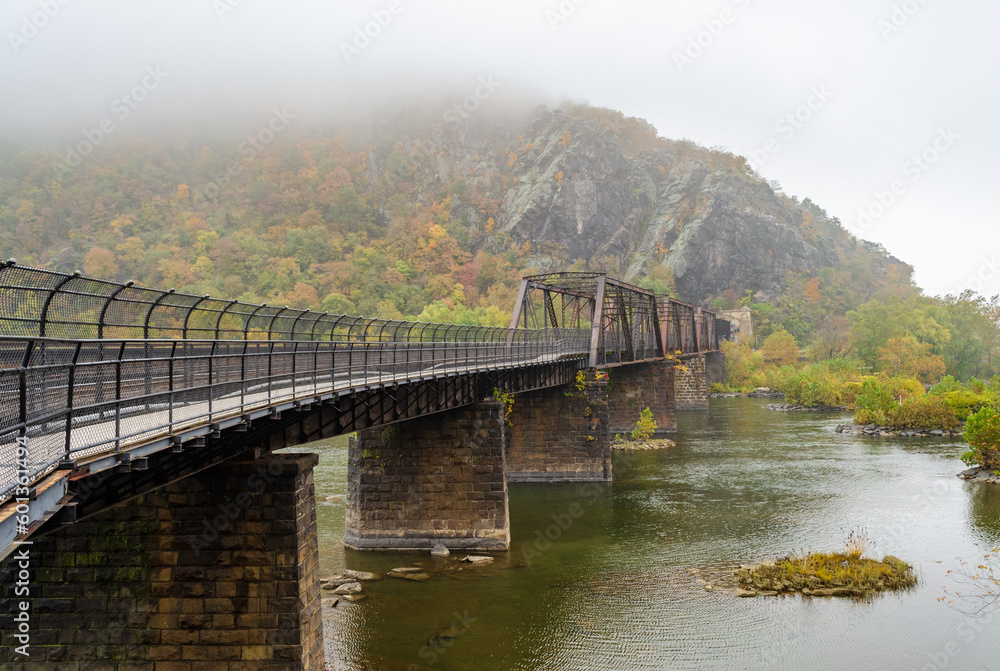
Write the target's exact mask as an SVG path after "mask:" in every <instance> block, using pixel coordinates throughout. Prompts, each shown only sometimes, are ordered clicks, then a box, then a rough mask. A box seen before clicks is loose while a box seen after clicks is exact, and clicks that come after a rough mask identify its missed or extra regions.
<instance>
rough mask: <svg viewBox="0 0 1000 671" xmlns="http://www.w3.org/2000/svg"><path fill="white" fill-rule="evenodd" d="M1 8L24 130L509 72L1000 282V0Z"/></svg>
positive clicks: (233, 1) (933, 261) (304, 104)
mask: <svg viewBox="0 0 1000 671" xmlns="http://www.w3.org/2000/svg"><path fill="white" fill-rule="evenodd" d="M46 7H47V8H48V9H47V10H46V9H45V8H46ZM50 15H51V16H50ZM379 19H381V23H382V24H384V25H378V24H377V23H372V22H373V21H376V20H379ZM0 25H2V26H3V32H4V44H3V45H2V46H0V91H2V92H3V94H2V95H3V102H2V104H0V129H2V132H3V134H4V135H7V136H13V137H15V138H19V139H21V140H22V141H34V140H35V138H36V137H37V133H38V131H39V130H40V129H44V130H45V131H46V132H49V131H51V132H53V133H55V137H56V139H58V140H59V141H60V142H69V141H75V138H80V137H82V136H81V133H82V132H83V131H84V130H85V129H87V128H89V127H96V126H97V125H98V124H99V122H100V121H101V120H102V119H104V118H106V117H109V118H111V119H112V120H113V121H114V123H115V128H116V132H117V131H118V130H120V129H123V128H125V127H127V126H128V127H130V130H131V131H133V132H136V131H142V130H150V129H158V128H170V129H171V130H172V131H174V132H183V131H185V130H186V129H187V128H189V127H192V126H191V124H194V127H200V128H201V129H202V130H204V129H206V128H226V129H231V128H232V127H233V126H234V125H237V126H238V125H239V124H243V123H253V124H257V125H258V126H259V124H260V122H261V121H266V120H267V119H268V118H269V116H270V109H271V107H272V106H273V105H285V106H287V107H288V108H289V109H291V110H293V111H294V113H295V114H298V115H300V116H302V117H304V118H311V119H322V118H325V117H326V116H328V115H331V116H332V115H333V114H335V113H343V112H345V111H352V110H353V111H355V112H358V113H368V111H369V110H372V109H375V108H376V106H379V105H391V104H392V103H393V102H394V101H397V100H403V99H405V98H406V97H407V96H409V95H411V94H412V93H413V92H414V91H419V90H423V89H435V90H440V89H441V88H443V87H447V88H449V89H450V90H452V91H455V92H458V93H460V94H463V95H464V94H471V93H473V91H474V90H475V87H476V86H477V78H479V77H481V76H482V77H488V78H489V77H492V78H493V79H494V80H495V81H496V82H499V84H500V86H499V88H498V90H497V93H496V94H495V95H496V96H498V97H502V96H504V95H507V96H511V95H513V94H515V93H517V94H518V95H523V92H524V91H525V90H531V91H536V92H537V93H538V94H539V95H540V96H547V97H549V99H550V100H553V101H558V100H562V99H573V100H579V101H586V102H589V103H591V104H594V105H600V106H604V107H610V108H615V109H619V110H621V111H622V112H624V113H626V114H628V115H633V116H639V117H643V118H646V119H648V120H649V121H650V122H652V123H653V124H654V125H655V126H656V128H657V129H658V131H659V132H660V134H662V135H664V136H666V137H670V138H690V139H691V140H694V141H695V142H698V143H699V144H703V145H706V146H709V147H716V146H722V147H726V148H728V149H730V150H731V151H733V152H736V153H739V154H743V155H746V156H749V157H751V158H752V159H754V160H755V166H756V167H757V168H758V171H759V172H760V173H761V174H762V175H764V176H765V177H766V178H768V179H771V180H777V181H779V182H780V183H781V184H782V186H783V188H784V190H785V191H786V192H787V193H789V194H792V195H796V196H798V197H800V198H803V197H806V196H808V197H810V198H812V199H813V200H814V201H816V202H817V203H818V204H820V205H821V206H822V207H824V208H825V209H826V210H827V211H828V212H830V214H832V215H834V216H837V217H839V218H840V219H841V220H842V221H843V222H844V223H845V225H847V226H848V228H850V229H852V230H854V231H855V232H856V233H858V234H860V235H861V236H862V237H865V238H867V239H870V240H875V241H877V242H880V243H882V244H884V245H885V247H886V248H887V249H888V250H889V251H890V252H891V253H893V254H895V255H897V256H899V257H900V258H902V259H903V260H905V261H907V262H909V263H911V264H913V265H914V266H915V267H916V270H917V276H916V278H917V282H918V284H920V285H921V286H923V287H924V288H925V289H927V290H928V292H929V293H932V294H941V293H951V292H955V291H958V290H960V289H962V288H964V287H966V286H971V287H972V288H976V289H979V290H980V292H981V293H984V294H988V295H992V294H997V293H1000V263H998V262H1000V226H998V223H1000V222H998V216H997V213H998V212H1000V195H998V194H1000V188H998V181H1000V168H998V165H1000V86H998V85H997V73H998V71H1000V46H998V44H997V37H996V26H997V25H1000V3H997V2H996V0H948V2H944V1H943V0H838V2H816V1H814V0H795V1H793V0H718V1H716V2H702V1H695V0H686V1H675V0H659V1H657V2H635V1H622V0H615V1H614V2H612V1H611V0H575V1H574V0H564V1H563V2H561V3H560V2H558V0H553V1H545V0H543V1H539V2H530V1H527V0H491V1H488V2H487V1H481V2H476V1H471V0H438V1H435V0H385V1H375V2H369V1H361V2H351V3H346V2H337V1H334V0H299V1H296V2H287V1H285V2H278V1H277V0H242V1H241V0H129V1H126V0H117V1H115V0H87V2H84V1H83V0H62V1H60V0H3V2H2V3H0ZM366 27H367V29H368V32H369V33H372V34H374V37H371V38H370V39H369V38H359V37H358V31H364V30H365V29H366ZM366 40H367V43H366ZM150 68H152V70H150ZM157 68H158V69H159V70H158V71H157ZM150 72H158V74H157V76H155V77H154V76H153V75H151V74H149V73H150ZM143 86H145V90H143V91H139V94H140V95H141V97H143V98H144V99H143V100H141V101H135V100H131V99H130V100H128V101H122V100H121V99H120V96H122V94H126V93H127V92H129V91H131V90H133V89H134V88H135V87H140V88H142V87H143ZM123 104H127V105H128V110H129V111H128V116H127V117H126V118H121V115H122V114H124V112H123V110H124V109H125V107H123ZM803 106H804V107H803ZM810 107H811V108H810ZM112 110H117V111H115V112H113V111H112ZM789 114H791V115H793V117H792V119H791V120H789V119H788V118H787V115H789ZM796 114H797V118H796V116H794V115H796ZM879 200H881V201H882V202H881V203H880V202H879ZM883 203H885V205H883ZM863 210H867V211H868V212H869V216H868V217H861V216H860V212H861V211H863Z"/></svg>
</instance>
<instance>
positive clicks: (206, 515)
mask: <svg viewBox="0 0 1000 671" xmlns="http://www.w3.org/2000/svg"><path fill="white" fill-rule="evenodd" d="M316 463H317V457H316V455H311V454H295V455H265V456H263V457H261V458H258V459H254V460H252V461H249V460H248V461H230V462H224V463H222V464H220V465H217V466H214V467H212V468H210V469H208V470H205V471H202V472H201V473H199V474H196V475H192V476H190V477H188V478H185V479H183V480H180V481H177V482H175V483H173V484H169V485H166V486H164V487H162V488H160V489H157V490H155V491H154V492H152V493H150V494H146V495H143V496H141V497H140V498H138V499H134V500H133V501H131V502H129V503H126V504H124V505H121V506H119V507H117V508H114V509H111V510H108V511H105V512H103V513H99V514H97V515H95V516H93V517H90V518H87V519H85V520H82V521H79V522H77V523H76V524H73V525H71V526H67V527H63V528H59V529H57V530H56V531H54V532H52V533H50V534H48V535H45V536H41V537H37V538H34V539H32V540H33V541H34V544H33V545H30V546H23V547H25V548H27V550H28V556H29V558H28V559H27V563H28V564H29V565H30V569H29V570H30V572H31V581H30V596H24V597H22V596H17V595H15V594H14V593H13V589H14V588H13V585H14V584H15V582H16V579H15V577H14V576H15V575H16V574H17V570H18V567H17V564H18V559H17V555H18V553H17V552H15V553H14V554H13V555H11V556H10V557H8V558H7V559H6V560H5V561H4V562H3V563H2V564H0V585H2V586H0V597H2V598H0V613H2V616H3V617H2V618H0V628H2V629H3V631H4V637H3V638H4V641H3V646H4V649H3V652H2V654H3V660H4V665H3V668H5V669H7V668H10V669H24V670H25V671H33V670H35V669H39V670H41V669H66V670H72V671H82V670H83V669H108V670H113V671H124V670H126V669H128V670H143V671H210V670H211V671H215V670H219V671H237V670H238V671H251V670H252V671H264V670H265V669H266V670H267V671H319V670H320V669H322V668H323V666H324V663H325V660H324V656H323V631H322V618H321V611H320V592H319V583H318V575H317V571H318V562H319V554H318V544H317V537H316V508H315V499H314V490H313V479H312V478H313V476H312V469H313V466H314V465H315V464H316ZM22 600H27V601H29V602H30V606H31V608H30V613H31V615H30V622H29V626H30V648H29V649H28V652H29V654H30V656H29V657H27V658H24V657H21V656H19V655H16V654H15V653H14V650H13V649H12V648H13V646H15V645H17V643H16V642H14V639H12V638H11V636H10V635H9V632H13V631H14V630H15V627H14V623H13V622H12V614H13V613H14V612H15V610H14V607H13V603H14V602H20V601H22Z"/></svg>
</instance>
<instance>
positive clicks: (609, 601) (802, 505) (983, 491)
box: [309, 399, 1000, 670]
mask: <svg viewBox="0 0 1000 671" xmlns="http://www.w3.org/2000/svg"><path fill="white" fill-rule="evenodd" d="M763 406H764V403H763V402H761V401H758V400H756V399H719V400H715V401H713V407H712V410H711V411H710V412H707V413H681V416H680V418H679V429H680V434H679V439H678V445H677V447H676V448H675V449H673V450H670V451H669V452H656V453H654V452H644V453H640V454H638V455H635V456H634V457H633V458H623V457H621V456H616V460H615V465H614V467H615V482H614V485H613V486H612V487H607V488H603V489H600V490H599V491H596V492H595V491H590V490H583V489H581V487H580V486H578V485H514V486H511V488H510V505H511V531H512V547H511V551H510V553H508V554H507V555H498V561H496V562H495V563H494V564H492V565H489V566H487V567H474V568H473V567H463V566H459V565H458V564H457V560H456V558H451V559H449V560H447V561H435V560H432V558H431V557H429V556H427V555H424V554H409V553H402V554H390V555H386V554H369V553H354V552H347V551H345V550H344V548H343V543H342V541H343V527H344V517H343V516H344V508H343V503H342V502H339V503H338V502H329V503H323V504H321V505H320V506H319V507H318V518H319V526H320V534H321V543H322V546H321V565H322V567H323V570H324V571H327V572H329V573H331V574H332V573H335V572H337V571H340V570H342V569H343V568H344V567H345V566H348V567H350V568H356V569H362V570H372V571H376V572H383V573H384V572H385V571H386V570H388V569H389V568H392V567H395V566H405V565H412V564H417V563H419V564H420V565H421V567H422V568H425V569H427V570H428V571H429V572H431V573H432V574H433V577H432V579H431V580H429V581H427V582H423V583H405V582H403V581H399V580H393V579H383V580H382V581H380V582H377V583H370V584H368V585H366V588H365V591H366V592H367V593H368V594H369V597H368V598H367V599H366V600H364V601H361V602H359V603H356V604H341V605H340V606H338V607H337V608H335V609H327V610H326V611H325V613H326V617H325V632H326V637H327V654H328V656H329V657H330V658H331V660H334V662H335V665H336V668H349V669H407V670H409V669H414V668H434V669H443V670H450V669H455V670H457V669H497V670H520V669H551V670H557V669H602V670H603V669H623V670H624V669H630V670H631V669H643V670H645V669H650V670H651V669H666V668H681V669H687V668H691V669H694V668H697V669H703V668H709V669H713V668H717V669H733V668H741V669H743V668H748V669H756V668H761V669H762V668H774V669H803V668H808V669H840V668H844V667H848V668H851V667H853V668H860V669H868V668H879V669H912V668H918V669H919V668H925V667H926V666H927V665H928V664H933V663H935V662H934V661H933V660H934V659H935V655H940V654H946V652H945V651H947V650H949V649H950V648H948V644H949V643H951V642H953V641H960V642H961V646H959V648H958V649H957V652H954V651H953V653H951V654H950V655H949V656H948V660H949V662H948V664H949V668H963V669H965V668H973V669H974V668H991V667H990V666H989V663H988V660H990V659H996V658H997V655H1000V637H996V636H987V635H983V634H981V635H977V636H974V637H973V638H972V640H971V641H970V642H967V641H965V640H964V639H963V638H961V634H960V633H959V632H960V630H962V631H964V630H963V629H962V628H963V627H964V626H966V619H965V618H966V616H964V615H962V614H961V613H958V612H956V611H955V609H953V608H949V607H948V606H947V605H946V604H942V603H939V602H938V600H937V598H938V596H940V595H941V588H942V586H944V585H946V584H947V581H948V576H947V570H948V569H949V568H951V567H952V563H953V560H954V558H955V557H958V556H969V555H970V553H971V552H972V551H973V550H974V548H975V546H974V544H975V543H977V542H988V543H996V542H998V540H1000V487H995V486H994V487H992V488H990V487H988V486H984V485H974V484H972V483H966V482H963V481H961V480H959V479H958V478H956V477H955V474H956V473H957V472H958V471H960V470H962V469H963V468H964V467H963V465H962V464H961V462H960V461H959V460H958V455H959V454H961V452H962V446H961V445H960V444H958V443H944V442H941V441H937V442H935V441H921V442H917V443H914V442H905V440H904V439H881V440H874V439H863V438H860V437H854V436H843V435H839V434H835V433H834V432H833V428H834V427H835V426H836V424H837V423H838V422H841V421H843V418H842V417H833V416H826V415H819V414H813V413H773V412H769V411H767V410H766V409H764V407H763ZM309 447H310V448H313V449H315V446H309ZM318 449H319V451H321V453H322V458H321V463H320V467H319V469H317V474H316V483H317V485H316V487H317V493H318V494H319V495H320V496H321V497H324V496H331V495H334V496H335V495H342V494H343V493H344V490H345V482H344V480H345V477H346V449H345V448H344V444H343V443H342V442H333V443H327V444H324V445H322V446H320V447H319V448H318ZM573 506H577V508H573ZM571 510H572V511H573V512H571ZM567 516H570V517H571V518H572V522H571V523H568V522H567ZM553 525H555V529H557V530H558V531H559V533H558V534H556V533H555V531H553ZM861 527H863V528H866V529H867V530H868V533H869V535H870V537H871V539H872V541H873V543H874V544H875V547H874V548H873V554H879V555H881V554H884V553H890V554H895V555H897V556H900V557H901V558H903V559H905V560H907V561H910V562H912V563H914V564H915V566H916V567H917V570H918V571H919V573H920V576H921V585H920V586H919V587H918V588H916V589H915V590H913V591H912V592H908V593H905V594H899V595H890V596H886V597H882V598H879V599H876V600H875V601H874V602H873V603H871V604H866V603H859V602H853V601H845V600H832V599H803V598H801V597H787V598H771V599H747V600H741V599H735V598H734V597H732V596H731V595H730V594H728V593H726V592H724V591H722V590H716V591H714V592H706V591H705V590H704V589H703V587H702V586H701V585H699V584H697V583H696V582H695V579H694V577H693V576H692V575H690V574H689V573H688V572H687V570H686V569H688V568H692V567H697V568H699V569H700V570H701V571H703V572H705V573H708V574H709V575H711V576H712V577H713V580H717V581H724V574H725V573H726V572H727V571H728V570H729V569H731V568H732V567H733V566H735V565H738V564H740V563H745V562H747V561H754V560H758V559H762V558H767V557H772V556H776V555H780V554H784V553H785V552H787V551H789V550H792V549H809V550H836V549H840V548H841V547H842V546H843V541H844V538H845V536H846V535H847V533H848V532H849V531H850V530H851V529H855V528H861ZM546 531H549V532H550V533H549V536H555V537H556V538H555V540H549V538H547V537H546ZM545 541H549V543H548V544H546V543H545ZM459 568H461V569H462V570H458V569H459ZM456 614H457V615H456ZM457 616H461V617H465V618H468V619H469V620H470V621H469V623H468V627H467V630H465V631H463V632H462V633H461V634H460V635H457V636H453V637H449V636H447V635H445V636H444V637H443V638H442V637H441V635H442V632H444V633H445V634H447V631H446V630H449V628H452V627H453V625H454V624H455V621H456V617H457ZM452 633H456V632H455V630H454V629H452ZM435 641H436V642H437V643H443V642H444V641H447V645H438V646H437V648H435V647H434V646H433V645H431V644H432V643H434V642H435ZM429 645H431V647H430V648H428V647H427V646H429ZM429 653H435V654H434V655H433V656H432V655H431V654H429ZM936 659H938V661H940V657H937V658H936ZM410 665H417V666H412V667H411V666H410ZM931 668H933V667H931Z"/></svg>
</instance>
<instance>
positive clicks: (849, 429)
mask: <svg viewBox="0 0 1000 671" xmlns="http://www.w3.org/2000/svg"><path fill="white" fill-rule="evenodd" d="M835 430H836V432H837V433H846V434H854V435H858V436H872V437H875V438H877V437H880V436H881V437H884V438H895V437H897V436H901V437H903V438H954V437H956V436H961V435H962V429H955V430H954V431H952V430H951V429H899V428H896V427H893V426H877V425H875V424H868V425H867V426H865V425H859V424H841V425H839V426H838V427H837V428H836V429H835Z"/></svg>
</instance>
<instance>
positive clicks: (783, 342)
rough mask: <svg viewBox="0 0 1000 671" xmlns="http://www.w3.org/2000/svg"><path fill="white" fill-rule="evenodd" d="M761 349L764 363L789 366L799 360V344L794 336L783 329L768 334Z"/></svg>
mask: <svg viewBox="0 0 1000 671" xmlns="http://www.w3.org/2000/svg"><path fill="white" fill-rule="evenodd" d="M761 351H762V352H763V354H764V363H767V364H771V365H775V366H790V365H792V364H794V363H795V362H796V361H798V360H799V344H798V343H797V342H796V341H795V336H793V335H792V334H791V333H789V332H788V331H785V330H781V331H777V332H775V333H772V334H771V335H769V336H768V337H767V340H765V341H764V347H763V348H761Z"/></svg>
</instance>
